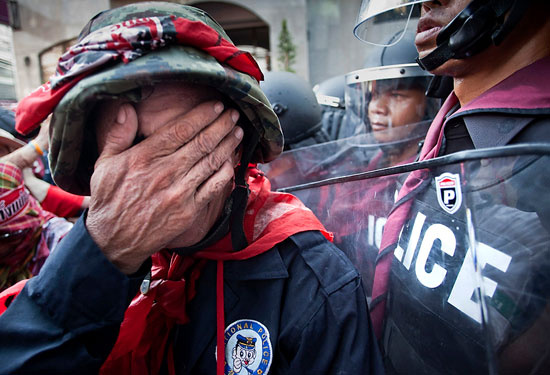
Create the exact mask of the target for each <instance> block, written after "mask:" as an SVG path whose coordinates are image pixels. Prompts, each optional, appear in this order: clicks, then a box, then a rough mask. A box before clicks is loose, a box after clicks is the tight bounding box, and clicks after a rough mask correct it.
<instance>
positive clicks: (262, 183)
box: [100, 168, 333, 375]
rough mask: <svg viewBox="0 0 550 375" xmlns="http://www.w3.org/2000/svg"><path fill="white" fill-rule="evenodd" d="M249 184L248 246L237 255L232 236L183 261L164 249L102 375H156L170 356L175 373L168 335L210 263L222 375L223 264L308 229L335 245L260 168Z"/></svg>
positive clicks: (180, 320)
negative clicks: (214, 263) (213, 269)
mask: <svg viewBox="0 0 550 375" xmlns="http://www.w3.org/2000/svg"><path fill="white" fill-rule="evenodd" d="M248 184H249V187H250V191H251V192H250V197H249V199H248V205H247V208H246V214H245V218H244V231H245V235H246V238H247V241H248V243H249V245H248V246H247V247H246V248H245V249H243V250H240V251H237V252H233V249H232V247H231V238H230V235H229V234H228V235H227V236H225V237H224V238H223V239H222V240H220V241H219V242H218V243H217V244H215V245H213V246H211V247H210V248H207V249H205V250H202V251H199V252H198V253H196V254H195V255H194V256H193V257H182V256H180V255H177V254H174V253H170V252H168V251H166V250H165V251H161V252H159V253H157V254H155V255H154V256H153V267H152V271H151V283H150V286H149V290H148V291H147V293H146V294H142V293H138V295H137V296H136V297H135V298H134V300H133V301H132V303H131V304H130V306H129V307H128V309H127V310H126V314H125V317H124V321H123V322H122V325H121V328H120V334H119V337H118V340H117V342H116V344H115V346H114V348H113V350H112V351H111V354H110V355H109V357H108V359H107V361H106V362H105V364H104V365H103V367H102V369H101V371H100V374H102V375H105V374H117V375H120V374H135V375H144V374H147V375H149V374H158V373H159V370H160V367H161V365H162V361H163V360H164V357H165V354H166V353H168V361H167V362H168V364H169V372H170V373H171V374H174V373H175V372H174V369H173V367H172V365H173V360H172V356H173V348H172V347H170V343H168V337H169V333H170V331H171V329H172V327H173V326H174V325H175V324H185V323H188V322H189V318H188V316H187V314H186V304H187V303H188V302H189V301H191V300H192V299H193V297H194V296H195V284H196V282H197V280H198V278H199V276H200V272H201V270H202V268H203V267H204V265H205V263H206V260H215V261H217V262H218V273H217V314H216V316H217V343H218V347H217V355H218V358H220V359H221V360H219V361H218V370H217V374H218V375H221V374H223V366H224V359H225V348H224V344H223V332H224V329H225V322H224V317H223V316H224V315H223V314H224V311H223V261H225V260H244V259H249V258H252V257H255V256H257V255H260V254H262V253H264V252H266V251H269V250H270V249H272V248H273V247H274V246H275V245H276V244H278V243H280V242H282V241H284V240H286V239H287V238H288V237H290V236H292V235H294V234H296V233H300V232H304V231H310V230H318V231H320V232H321V233H323V235H324V236H325V237H326V238H327V239H329V240H330V241H332V239H333V236H332V234H331V233H329V232H327V231H326V229H325V228H324V227H323V225H322V224H321V223H320V222H319V220H318V219H317V218H316V217H315V216H314V215H313V213H312V212H311V210H309V209H308V208H307V207H305V205H304V204H303V203H302V202H300V200H299V199H298V198H296V197H294V196H293V195H290V194H285V193H276V192H272V191H271V184H270V182H269V180H268V179H267V178H266V177H265V176H264V175H263V173H262V172H260V171H259V170H258V169H255V168H252V169H250V170H249V178H248ZM167 346H168V347H167ZM220 371H221V372H220Z"/></svg>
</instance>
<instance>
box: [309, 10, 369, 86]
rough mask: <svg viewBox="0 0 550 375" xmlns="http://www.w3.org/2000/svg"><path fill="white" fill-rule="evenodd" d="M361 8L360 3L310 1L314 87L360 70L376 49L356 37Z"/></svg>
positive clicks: (310, 41) (310, 55) (310, 54)
mask: <svg viewBox="0 0 550 375" xmlns="http://www.w3.org/2000/svg"><path fill="white" fill-rule="evenodd" d="M360 6H361V0H307V9H308V19H307V22H308V33H309V45H308V49H309V60H310V61H311V62H312V63H311V64H310V73H309V80H310V83H311V84H312V85H315V84H317V83H319V82H322V81H324V80H326V79H328V78H330V77H334V76H337V75H341V74H345V73H349V72H350V71H353V70H357V69H361V68H362V67H363V65H364V62H365V60H366V58H367V55H368V54H369V52H370V51H371V50H372V49H373V48H375V47H372V46H370V45H368V44H366V43H364V42H361V41H359V40H358V39H357V38H355V36H354V35H353V27H354V26H355V21H356V19H357V13H358V12H359V8H360Z"/></svg>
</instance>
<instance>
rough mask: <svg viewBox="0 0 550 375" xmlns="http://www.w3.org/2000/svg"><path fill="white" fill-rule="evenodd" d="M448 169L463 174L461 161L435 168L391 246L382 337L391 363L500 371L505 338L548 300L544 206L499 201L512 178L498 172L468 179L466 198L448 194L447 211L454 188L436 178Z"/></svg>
mask: <svg viewBox="0 0 550 375" xmlns="http://www.w3.org/2000/svg"><path fill="white" fill-rule="evenodd" d="M455 167H456V166H455ZM443 172H451V173H453V172H454V173H456V174H457V175H458V174H459V171H458V167H457V168H456V169H455V170H452V168H450V167H447V169H446V170H438V171H432V174H431V176H430V178H431V183H430V184H429V185H426V187H425V188H423V191H421V192H420V193H417V194H416V195H415V198H414V199H415V200H414V203H413V204H412V208H411V210H410V216H409V220H408V222H407V223H406V224H405V226H404V227H403V230H402V232H401V236H400V239H399V241H398V246H397V248H396V249H395V251H394V258H393V260H392V266H391V275H390V281H389V286H388V292H389V293H388V302H387V307H386V317H385V326H384V335H383V339H382V348H383V351H384V354H385V361H386V366H387V369H388V372H389V373H401V374H430V375H433V374H478V373H479V374H486V373H488V372H489V369H490V367H492V368H493V369H497V371H498V362H499V354H500V353H501V351H502V350H503V348H505V347H506V345H507V344H508V343H509V342H511V341H512V340H513V339H515V338H517V337H518V336H519V335H521V333H522V332H524V331H525V330H526V329H527V328H528V327H530V326H531V325H532V323H533V321H534V320H535V319H536V318H537V316H539V315H540V313H541V310H542V309H543V308H544V306H545V305H546V303H547V300H548V299H547V296H548V293H549V292H548V291H547V289H546V286H548V281H547V280H548V276H545V275H544V273H545V272H546V273H547V271H548V270H547V269H546V271H545V270H544V269H541V267H542V265H543V264H544V263H545V262H546V263H547V262H548V261H547V260H546V261H542V262H540V261H538V260H540V259H545V258H546V259H548V255H549V254H548V253H549V244H550V239H549V237H548V233H547V232H546V230H544V229H543V227H542V226H541V223H540V220H539V217H538V216H537V214H536V213H535V212H526V211H521V210H519V209H517V208H515V207H513V205H512V204H510V203H509V202H501V200H502V199H503V198H502V196H503V195H502V194H501V193H502V191H501V190H502V189H503V188H506V187H508V186H505V185H501V186H499V184H498V183H496V182H495V181H492V182H493V183H489V184H485V185H483V184H480V185H479V186H476V187H469V186H468V184H464V181H461V182H460V184H462V189H463V190H465V191H464V192H463V193H464V194H462V197H463V199H458V200H459V201H460V200H462V201H460V202H457V200H456V199H455V201H454V202H453V201H452V200H451V204H450V206H451V209H454V210H456V212H454V213H449V212H447V211H446V210H445V209H444V208H443V205H444V204H445V197H447V198H448V197H449V196H450V195H449V194H448V193H445V191H442V190H444V189H441V187H440V189H437V187H436V186H437V185H436V181H435V177H437V176H439V175H440V174H442V173H443ZM438 194H439V199H438ZM451 195H452V194H451ZM447 203H448V202H447ZM453 204H459V205H460V206H459V207H458V208H457V207H453V206H452V205H453ZM466 206H468V208H469V210H470V213H471V218H472V219H471V220H470V221H468V220H467V213H466ZM447 210H449V206H447ZM468 222H469V224H468ZM388 225H389V223H388ZM472 236H473V237H474V238H476V240H477V246H476V250H475V252H474V251H473V250H472V246H471V242H472ZM475 262H477V270H476V266H475ZM539 265H540V267H539ZM481 296H484V297H481Z"/></svg>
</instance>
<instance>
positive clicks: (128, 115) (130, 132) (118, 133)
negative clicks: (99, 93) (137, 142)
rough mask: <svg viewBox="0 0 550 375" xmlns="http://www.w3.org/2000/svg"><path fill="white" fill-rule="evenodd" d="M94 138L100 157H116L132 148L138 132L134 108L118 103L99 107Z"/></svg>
mask: <svg viewBox="0 0 550 375" xmlns="http://www.w3.org/2000/svg"><path fill="white" fill-rule="evenodd" d="M99 110H100V111H101V113H99V115H98V116H97V123H96V136H97V147H98V151H99V155H100V157H105V156H110V155H117V154H120V153H122V152H123V151H125V150H127V149H129V148H130V147H132V145H133V142H134V139H135V138H136V134H137V131H138V118H137V114H136V110H135V108H134V106H132V105H131V104H130V103H128V102H125V103H121V102H120V101H111V102H107V103H105V104H104V105H102V106H99Z"/></svg>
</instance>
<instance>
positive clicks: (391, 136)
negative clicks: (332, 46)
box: [345, 64, 439, 151]
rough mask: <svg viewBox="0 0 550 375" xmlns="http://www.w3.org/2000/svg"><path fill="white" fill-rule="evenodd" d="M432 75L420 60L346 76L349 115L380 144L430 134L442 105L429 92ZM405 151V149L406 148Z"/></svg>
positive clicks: (357, 130) (399, 144)
mask: <svg viewBox="0 0 550 375" xmlns="http://www.w3.org/2000/svg"><path fill="white" fill-rule="evenodd" d="M430 79H431V76H430V75H428V74H427V73H426V72H424V71H422V70H421V69H420V68H419V67H418V65H417V64H400V65H390V66H382V67H378V68H369V69H362V70H358V71H355V72H352V73H349V74H348V75H347V76H346V91H345V98H346V111H347V113H346V116H347V119H348V121H349V122H350V123H351V124H353V127H354V129H355V133H356V134H360V133H371V134H372V139H373V141H375V142H377V143H378V144H387V145H395V146H396V147H397V148H399V147H407V146H406V144H407V143H414V144H417V143H418V141H419V140H422V139H423V138H424V136H425V134H426V131H427V128H428V127H429V124H430V123H431V120H433V118H434V117H435V114H436V113H437V111H438V109H439V104H438V100H436V99H433V98H428V97H426V95H425V91H426V88H427V86H428V84H429V82H430ZM403 151H404V150H403Z"/></svg>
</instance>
